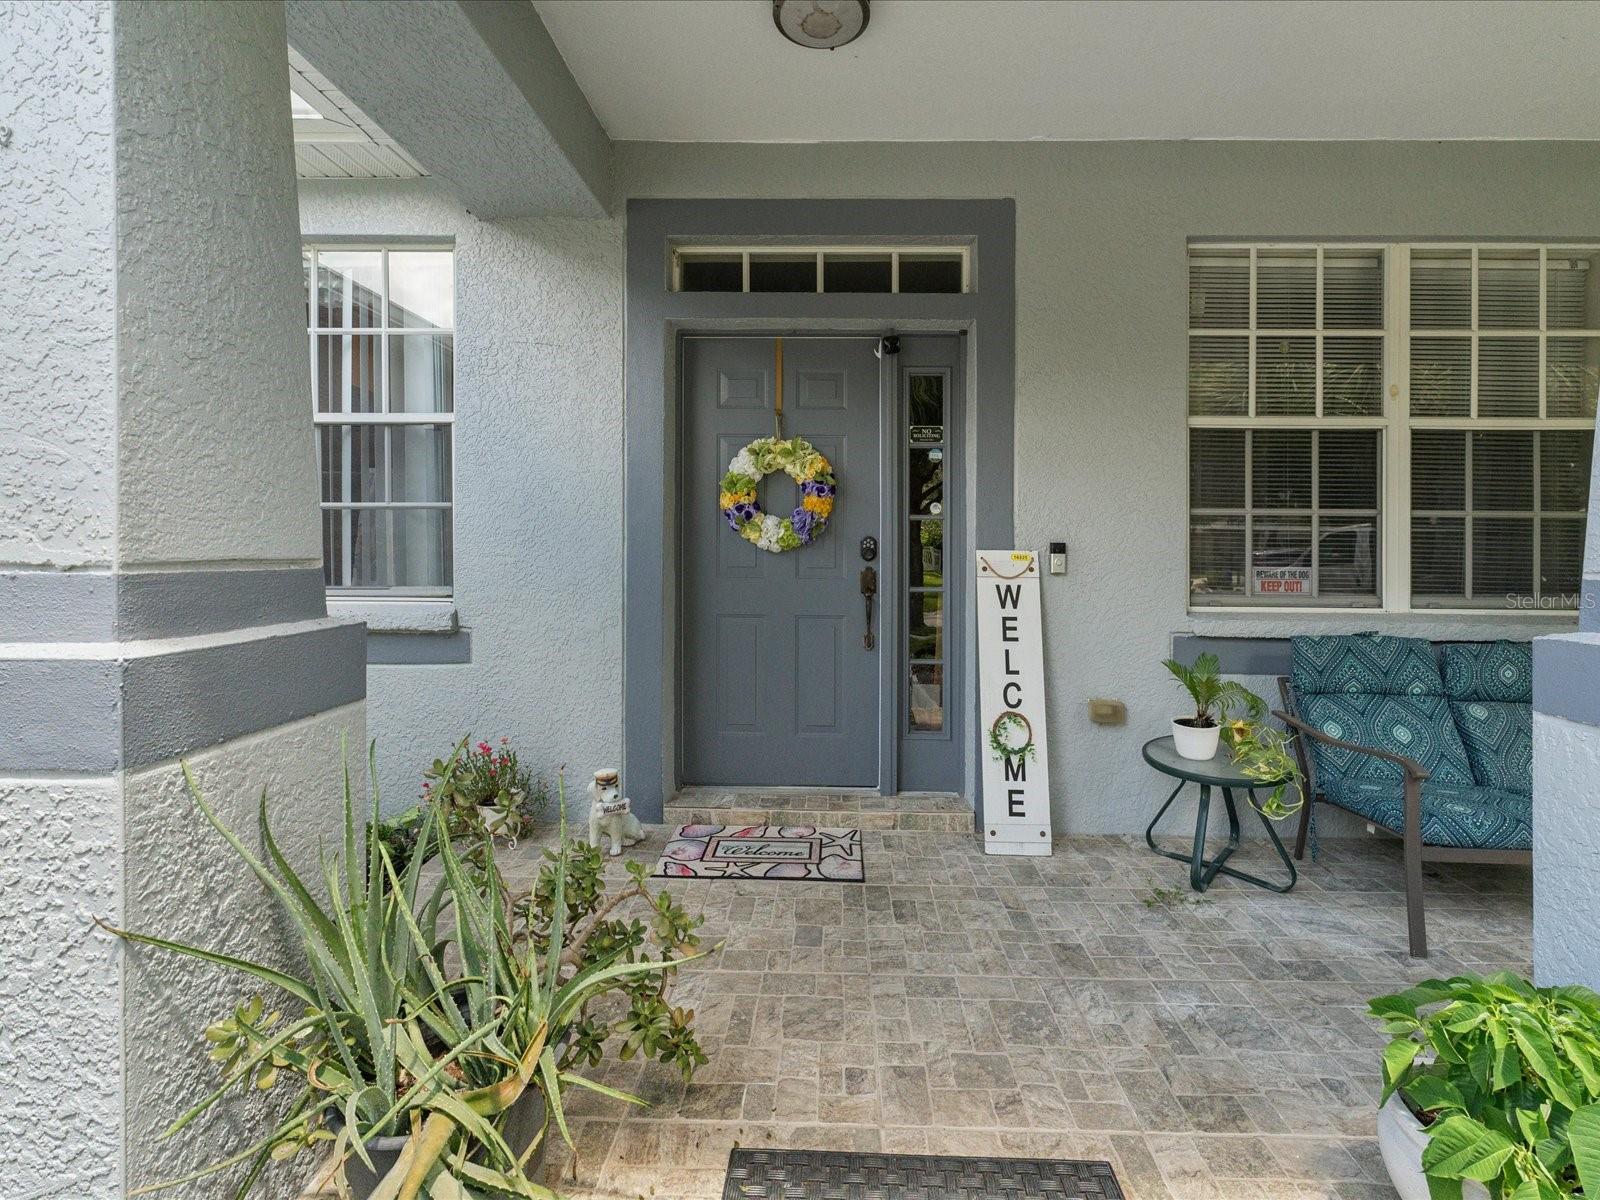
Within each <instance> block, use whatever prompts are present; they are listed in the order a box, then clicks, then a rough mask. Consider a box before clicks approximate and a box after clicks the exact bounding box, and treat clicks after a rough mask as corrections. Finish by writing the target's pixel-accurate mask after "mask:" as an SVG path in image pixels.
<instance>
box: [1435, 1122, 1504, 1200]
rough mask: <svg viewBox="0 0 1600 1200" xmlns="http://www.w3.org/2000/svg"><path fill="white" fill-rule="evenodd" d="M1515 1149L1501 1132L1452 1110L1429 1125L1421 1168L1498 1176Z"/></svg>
mask: <svg viewBox="0 0 1600 1200" xmlns="http://www.w3.org/2000/svg"><path fill="white" fill-rule="evenodd" d="M1515 1150H1516V1145H1515V1144H1514V1143H1513V1142H1512V1141H1511V1139H1510V1138H1508V1137H1506V1136H1505V1135H1504V1134H1502V1133H1497V1132H1495V1131H1494V1130H1493V1129H1490V1128H1489V1127H1488V1126H1486V1125H1484V1124H1483V1123H1482V1122H1480V1121H1474V1120H1473V1119H1472V1118H1471V1117H1469V1116H1465V1115H1463V1114H1459V1113H1457V1114H1453V1115H1451V1116H1448V1117H1446V1118H1444V1120H1442V1121H1439V1122H1437V1123H1435V1124H1433V1125H1431V1126H1429V1127H1428V1144H1427V1145H1426V1146H1425V1147H1424V1148H1423V1151H1422V1169H1423V1170H1424V1171H1425V1172H1427V1173H1428V1174H1429V1175H1438V1176H1441V1177H1443V1178H1446V1179H1477V1180H1481V1181H1482V1182H1485V1183H1487V1182H1488V1181H1489V1180H1491V1179H1494V1178H1496V1177H1497V1176H1498V1175H1499V1174H1500V1172H1501V1169H1502V1168H1503V1167H1504V1166H1505V1164H1506V1160H1507V1159H1509V1158H1510V1157H1511V1155H1512V1153H1513V1151H1515Z"/></svg>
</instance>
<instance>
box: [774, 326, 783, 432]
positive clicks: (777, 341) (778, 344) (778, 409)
mask: <svg viewBox="0 0 1600 1200" xmlns="http://www.w3.org/2000/svg"><path fill="white" fill-rule="evenodd" d="M772 357H773V360H774V364H775V365H774V368H773V370H774V373H775V374H776V376H777V380H778V387H777V391H776V392H774V393H773V404H772V437H773V440H775V441H779V442H781V441H783V339H782V338H773V339H772Z"/></svg>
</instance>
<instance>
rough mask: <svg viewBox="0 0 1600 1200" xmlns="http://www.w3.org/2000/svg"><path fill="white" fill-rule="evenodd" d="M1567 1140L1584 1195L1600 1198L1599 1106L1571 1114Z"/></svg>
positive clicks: (1586, 1107) (1591, 1105)
mask: <svg viewBox="0 0 1600 1200" xmlns="http://www.w3.org/2000/svg"><path fill="white" fill-rule="evenodd" d="M1567 1139H1568V1141H1569V1143H1570V1144H1571V1146H1572V1161H1573V1163H1574V1165H1575V1166H1576V1167H1577V1169H1578V1182H1579V1183H1581V1184H1582V1185H1583V1191H1584V1194H1585V1195H1588V1196H1600V1104H1590V1105H1586V1106H1585V1107H1583V1108H1580V1109H1578V1110H1576V1111H1575V1112H1574V1113H1573V1114H1572V1118H1571V1120H1569V1121H1568V1123H1567Z"/></svg>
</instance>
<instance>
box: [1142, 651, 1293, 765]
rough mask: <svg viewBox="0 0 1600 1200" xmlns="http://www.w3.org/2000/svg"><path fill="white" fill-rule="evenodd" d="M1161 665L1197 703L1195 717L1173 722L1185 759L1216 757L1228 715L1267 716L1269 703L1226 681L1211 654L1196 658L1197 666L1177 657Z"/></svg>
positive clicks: (1213, 655) (1177, 719) (1252, 717)
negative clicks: (1186, 663) (1188, 664)
mask: <svg viewBox="0 0 1600 1200" xmlns="http://www.w3.org/2000/svg"><path fill="white" fill-rule="evenodd" d="M1161 665H1162V666H1164V667H1166V669H1167V670H1168V671H1170V672H1172V675H1173V678H1175V679H1176V680H1177V681H1178V682H1179V683H1180V684H1181V685H1183V689H1184V691H1186V692H1188V693H1189V697H1190V699H1191V700H1193V701H1194V715H1193V716H1192V717H1176V718H1174V719H1173V722H1172V740H1173V742H1174V743H1175V744H1176V746H1177V748H1178V753H1179V754H1181V755H1183V757H1184V758H1193V759H1208V758H1215V757H1216V753H1217V744H1218V742H1219V740H1220V739H1221V736H1222V724H1223V722H1224V721H1225V720H1226V719H1227V716H1228V713H1230V712H1234V711H1239V710H1242V711H1243V712H1244V713H1245V714H1246V715H1247V716H1248V717H1249V718H1250V719H1251V720H1252V721H1260V720H1261V719H1262V718H1263V717H1265V716H1266V715H1267V704H1266V701H1264V700H1263V699H1262V698H1261V697H1260V696H1258V695H1256V694H1255V693H1254V692H1252V691H1251V690H1250V689H1249V688H1247V687H1245V686H1244V685H1243V684H1241V683H1239V682H1237V681H1236V680H1232V679H1227V680H1225V679H1223V678H1222V675H1221V668H1222V663H1221V660H1219V659H1218V658H1217V656H1216V655H1215V654H1212V653H1211V652H1210V651H1207V652H1206V653H1205V654H1202V655H1200V656H1199V657H1198V658H1196V659H1195V660H1194V665H1193V666H1186V665H1185V664H1183V663H1181V662H1179V661H1178V660H1177V659H1175V658H1169V659H1167V660H1166V661H1165V662H1163V663H1162V664H1161Z"/></svg>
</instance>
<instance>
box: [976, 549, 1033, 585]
mask: <svg viewBox="0 0 1600 1200" xmlns="http://www.w3.org/2000/svg"><path fill="white" fill-rule="evenodd" d="M978 561H979V562H980V563H982V564H983V567H984V569H985V570H986V571H988V572H989V573H990V574H991V575H993V576H994V577H995V578H996V579H1021V578H1022V577H1023V576H1024V575H1032V574H1033V558H1032V557H1031V556H1030V557H1029V559H1028V564H1027V566H1025V567H1023V568H1022V569H1021V570H1020V571H1018V572H1017V573H1016V574H1015V575H1007V574H1005V573H1004V572H1003V571H1000V570H998V569H997V568H996V567H995V565H994V564H993V563H992V562H990V561H989V560H988V558H987V557H985V556H984V555H981V554H980V555H979V556H978Z"/></svg>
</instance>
